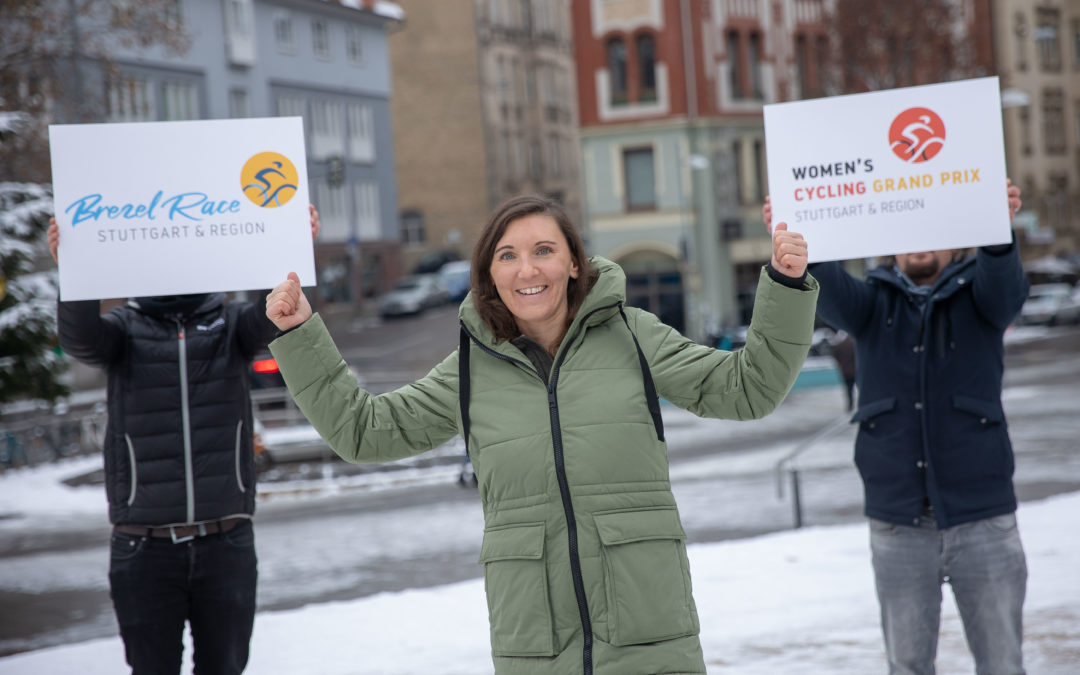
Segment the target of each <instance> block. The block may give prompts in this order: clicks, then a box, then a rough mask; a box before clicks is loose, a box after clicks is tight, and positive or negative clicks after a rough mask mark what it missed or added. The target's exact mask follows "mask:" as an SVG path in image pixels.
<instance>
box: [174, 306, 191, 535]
mask: <svg viewBox="0 0 1080 675" xmlns="http://www.w3.org/2000/svg"><path fill="white" fill-rule="evenodd" d="M176 339H177V345H178V349H179V355H180V418H181V421H182V424H183V434H184V488H185V490H186V492H187V522H189V523H193V522H195V482H194V480H193V474H194V469H193V468H192V460H191V411H190V409H189V408H188V376H187V339H186V338H185V337H184V323H183V322H182V321H181V320H180V319H179V318H178V319H176Z"/></svg>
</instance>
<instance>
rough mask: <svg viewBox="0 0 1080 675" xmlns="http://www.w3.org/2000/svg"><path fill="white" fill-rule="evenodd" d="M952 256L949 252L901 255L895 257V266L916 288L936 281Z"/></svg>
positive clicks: (922, 252) (923, 252)
mask: <svg viewBox="0 0 1080 675" xmlns="http://www.w3.org/2000/svg"><path fill="white" fill-rule="evenodd" d="M952 254H953V252H952V251H951V250H944V251H921V252H919V253H902V254H898V255H897V256H896V266H897V267H899V268H900V271H901V272H903V273H904V274H906V275H907V277H908V279H911V280H912V281H914V282H915V284H916V285H917V286H929V285H931V284H933V283H934V282H935V281H937V278H938V276H940V275H941V270H943V269H945V266H946V265H948V264H949V261H950V260H952Z"/></svg>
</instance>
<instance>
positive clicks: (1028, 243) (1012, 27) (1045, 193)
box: [987, 0, 1080, 263]
mask: <svg viewBox="0 0 1080 675" xmlns="http://www.w3.org/2000/svg"><path fill="white" fill-rule="evenodd" d="M987 4H988V5H989V11H990V17H991V21H990V23H991V26H992V31H993V32H992V35H993V60H994V64H993V65H994V66H996V71H997V73H998V75H999V77H1000V78H1001V87H1002V90H1003V92H1004V94H1003V104H1004V105H1005V108H1004V111H1003V121H1004V128H1005V155H1006V162H1007V166H1008V172H1009V175H1010V176H1011V177H1012V180H1013V182H1014V183H1016V184H1017V185H1019V186H1020V188H1021V190H1022V198H1023V200H1024V209H1023V211H1021V212H1020V213H1019V214H1018V215H1017V219H1016V221H1014V225H1016V226H1018V227H1017V229H1018V230H1019V233H1020V238H1021V245H1022V250H1023V253H1024V258H1025V259H1031V258H1037V257H1043V256H1053V257H1070V258H1072V259H1073V260H1074V262H1077V263H1080V2H1075V1H1070V0H988V1H987Z"/></svg>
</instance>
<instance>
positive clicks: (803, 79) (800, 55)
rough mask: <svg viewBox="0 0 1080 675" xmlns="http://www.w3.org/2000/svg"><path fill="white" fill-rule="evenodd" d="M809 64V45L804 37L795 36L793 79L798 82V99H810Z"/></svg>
mask: <svg viewBox="0 0 1080 675" xmlns="http://www.w3.org/2000/svg"><path fill="white" fill-rule="evenodd" d="M809 63H810V43H809V41H808V40H807V39H806V36H805V35H797V36H795V79H796V80H798V82H799V96H800V98H810V97H811V96H812V94H811V93H810V73H809V72H808V71H807V65H808V64H809Z"/></svg>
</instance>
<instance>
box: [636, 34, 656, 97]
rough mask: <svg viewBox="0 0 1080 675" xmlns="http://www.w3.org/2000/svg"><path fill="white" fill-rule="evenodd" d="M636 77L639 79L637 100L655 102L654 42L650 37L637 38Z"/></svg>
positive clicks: (640, 36) (646, 35) (641, 36)
mask: <svg viewBox="0 0 1080 675" xmlns="http://www.w3.org/2000/svg"><path fill="white" fill-rule="evenodd" d="M636 46H637V61H638V77H640V78H641V81H640V83H641V89H640V93H639V100H641V101H655V100H656V41H655V40H654V39H653V36H652V35H648V34H642V35H639V36H637V44H636Z"/></svg>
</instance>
